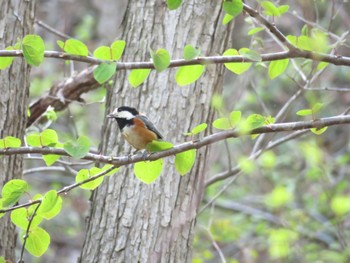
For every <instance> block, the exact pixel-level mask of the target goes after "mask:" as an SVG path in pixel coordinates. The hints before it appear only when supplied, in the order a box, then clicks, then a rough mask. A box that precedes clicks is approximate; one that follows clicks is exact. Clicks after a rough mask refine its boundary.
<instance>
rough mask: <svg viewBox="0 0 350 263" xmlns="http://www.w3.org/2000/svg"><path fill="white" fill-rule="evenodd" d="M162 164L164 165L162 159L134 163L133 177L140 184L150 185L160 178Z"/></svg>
mask: <svg viewBox="0 0 350 263" xmlns="http://www.w3.org/2000/svg"><path fill="white" fill-rule="evenodd" d="M163 163H164V161H163V159H158V160H155V161H146V162H138V163H135V165H134V173H135V176H136V177H137V178H138V179H139V180H140V181H141V182H143V183H146V184H150V183H152V182H154V181H155V180H156V179H157V178H158V177H159V176H160V174H161V172H162V169H163Z"/></svg>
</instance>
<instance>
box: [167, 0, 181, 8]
mask: <svg viewBox="0 0 350 263" xmlns="http://www.w3.org/2000/svg"><path fill="white" fill-rule="evenodd" d="M181 3H182V0H167V4H168V9H169V10H175V9H177V8H179V7H180V5H181Z"/></svg>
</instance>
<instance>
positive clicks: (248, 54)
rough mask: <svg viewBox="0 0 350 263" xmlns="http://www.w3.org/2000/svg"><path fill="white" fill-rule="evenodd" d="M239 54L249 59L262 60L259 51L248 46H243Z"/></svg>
mask: <svg viewBox="0 0 350 263" xmlns="http://www.w3.org/2000/svg"><path fill="white" fill-rule="evenodd" d="M239 54H240V55H241V56H242V57H244V58H247V59H250V60H253V61H257V62H260V61H261V56H260V54H259V53H258V52H256V51H254V50H250V49H248V48H241V49H240V50H239Z"/></svg>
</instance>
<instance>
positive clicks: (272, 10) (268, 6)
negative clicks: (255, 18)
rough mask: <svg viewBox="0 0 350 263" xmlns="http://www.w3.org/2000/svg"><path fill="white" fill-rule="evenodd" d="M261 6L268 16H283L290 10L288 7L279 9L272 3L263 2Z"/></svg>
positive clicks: (282, 6) (283, 6)
mask: <svg viewBox="0 0 350 263" xmlns="http://www.w3.org/2000/svg"><path fill="white" fill-rule="evenodd" d="M260 5H261V7H262V8H263V9H264V13H265V14H266V15H268V16H281V15H283V14H284V13H285V12H287V11H288V9H289V6H288V5H281V6H279V7H277V6H275V5H274V4H273V3H272V2H270V1H262V2H261V3H260Z"/></svg>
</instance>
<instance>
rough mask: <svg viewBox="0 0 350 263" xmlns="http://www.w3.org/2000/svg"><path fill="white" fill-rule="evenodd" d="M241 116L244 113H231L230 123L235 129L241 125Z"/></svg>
mask: <svg viewBox="0 0 350 263" xmlns="http://www.w3.org/2000/svg"><path fill="white" fill-rule="evenodd" d="M241 115H242V113H241V112H240V111H232V112H231V113H230V123H231V125H232V126H233V127H234V126H236V125H237V124H238V123H239V121H240V120H241Z"/></svg>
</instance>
